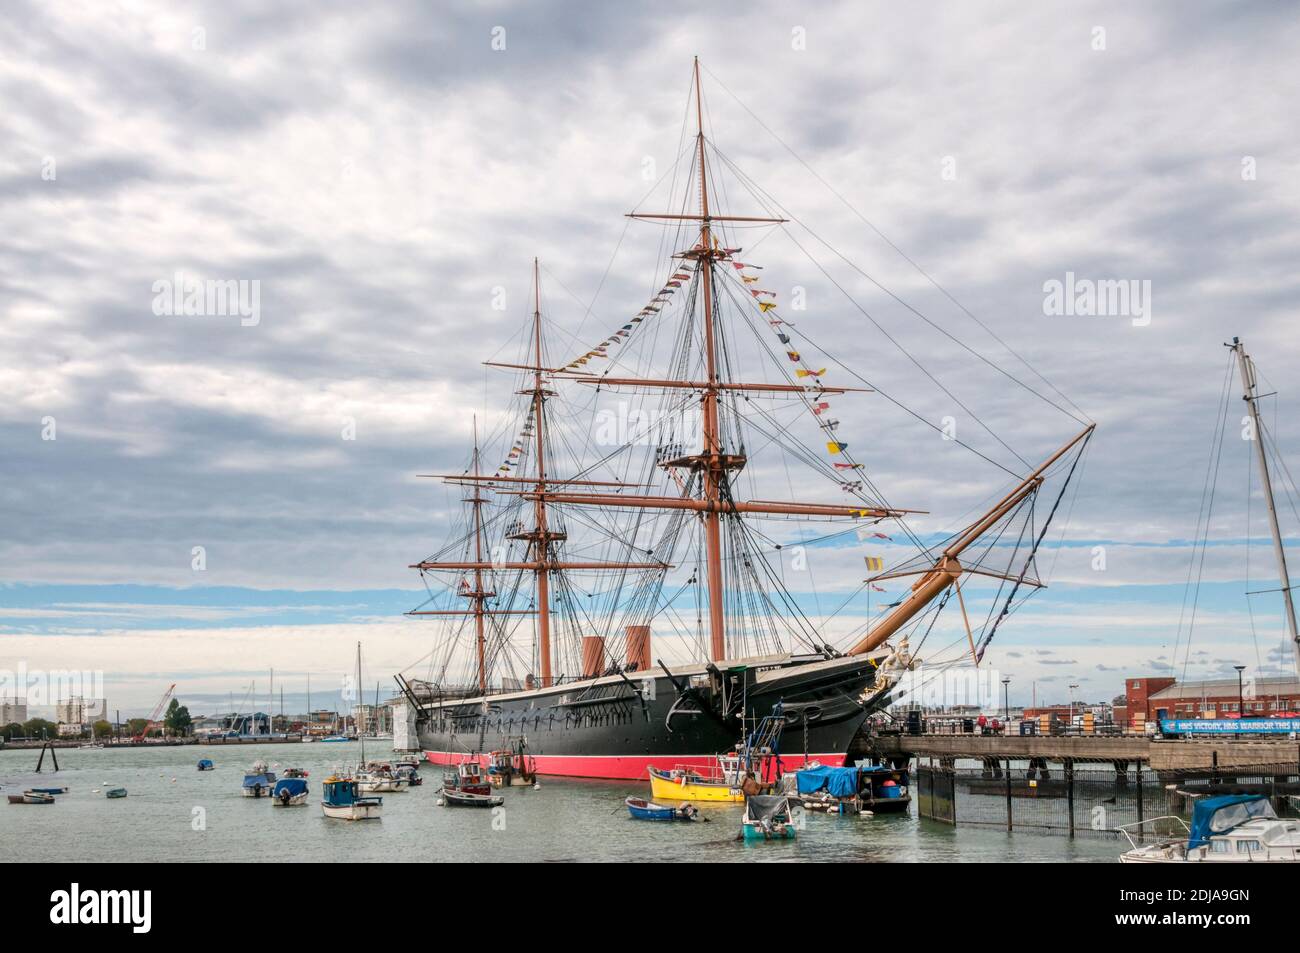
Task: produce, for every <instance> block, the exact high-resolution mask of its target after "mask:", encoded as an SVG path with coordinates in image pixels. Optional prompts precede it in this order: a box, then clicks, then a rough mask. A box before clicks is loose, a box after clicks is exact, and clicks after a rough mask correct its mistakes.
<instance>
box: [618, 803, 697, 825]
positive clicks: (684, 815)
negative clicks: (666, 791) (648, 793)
mask: <svg viewBox="0 0 1300 953" xmlns="http://www.w3.org/2000/svg"><path fill="white" fill-rule="evenodd" d="M623 803H624V804H626V805H627V812H628V813H629V814H631V815H632V817H633V818H635V819H636V820H638V821H693V820H695V819H696V818H698V817H699V813H700V812H699V809H698V808H695V807H693V806H692V805H691V804H689V803H687V804H679V805H678V806H677V807H665V806H664V805H662V804H656V803H655V802H654V801H647V800H646V799H645V798H643V797H630V798H628V799H627V800H625V801H624V802H623Z"/></svg>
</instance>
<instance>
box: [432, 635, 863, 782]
mask: <svg viewBox="0 0 1300 953" xmlns="http://www.w3.org/2000/svg"><path fill="white" fill-rule="evenodd" d="M879 659H880V657H879V656H874V657H872V656H861V657H856V658H838V659H829V660H807V661H798V660H791V659H788V658H783V659H780V660H754V661H753V662H749V663H746V662H734V663H726V662H724V663H719V666H720V667H719V666H693V667H690V668H684V669H682V670H681V671H680V672H677V671H675V672H673V674H672V675H671V676H669V675H666V674H664V673H663V672H662V671H660V672H659V673H658V674H653V673H650V672H638V673H628V674H627V675H625V676H622V675H613V676H605V677H603V678H596V679H591V680H588V681H582V682H574V683H572V684H567V685H559V686H555V687H552V688H542V689H536V690H534V691H528V692H517V693H512V694H505V695H488V696H486V697H478V698H467V699H456V700H445V701H441V700H438V699H436V698H433V699H431V700H429V701H425V702H423V703H422V704H421V707H420V711H419V715H418V717H417V720H416V732H417V734H418V737H419V741H420V746H421V749H422V750H423V752H424V757H425V758H426V759H427V760H428V761H430V762H432V763H434V764H456V763H459V762H461V761H465V760H467V759H469V758H471V757H477V756H481V755H484V754H486V753H487V752H488V751H491V750H494V749H499V748H517V747H518V745H519V743H520V742H522V743H523V744H524V746H525V750H526V753H527V755H528V757H529V758H530V759H531V760H532V761H533V762H534V764H535V769H536V771H537V773H538V774H544V775H551V776H562V777H580V778H615V779H627V780H634V779H638V778H645V777H646V769H647V768H649V767H657V768H663V769H670V768H672V767H674V766H677V765H693V766H697V767H706V766H708V765H709V764H711V763H712V762H713V761H714V759H715V758H716V756H717V755H718V754H720V753H724V752H727V751H731V750H734V749H735V747H736V745H737V743H738V742H740V741H741V740H742V735H743V733H744V730H745V729H744V726H745V725H748V726H749V727H751V728H752V726H753V725H754V724H755V721H756V720H757V719H761V718H763V717H765V716H767V715H769V714H771V713H772V712H773V710H774V709H776V708H777V706H778V705H779V706H780V710H781V712H782V714H783V715H784V717H785V722H786V728H785V730H784V732H783V734H782V737H781V741H780V754H781V758H782V765H783V767H784V768H785V769H786V770H791V769H793V768H796V767H798V766H799V765H800V764H802V763H804V762H805V761H812V760H816V761H819V762H821V763H822V764H829V765H840V764H843V763H844V759H845V756H846V754H847V753H848V751H849V749H850V746H851V743H852V742H853V739H854V737H855V735H856V734H857V733H858V731H859V729H860V728H861V727H862V723H863V721H864V720H865V718H866V716H867V714H868V713H869V712H870V711H871V710H873V709H874V708H877V707H879V706H880V705H882V704H884V703H885V701H886V700H885V699H884V698H880V697H878V696H879V694H880V692H879V691H878V690H876V688H875V685H876V681H877V678H876V672H877V665H878V663H879Z"/></svg>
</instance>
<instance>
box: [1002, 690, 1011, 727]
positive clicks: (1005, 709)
mask: <svg viewBox="0 0 1300 953" xmlns="http://www.w3.org/2000/svg"><path fill="white" fill-rule="evenodd" d="M1010 684H1011V676H1010V675H1004V676H1003V677H1002V719H1003V721H1002V724H1003V728H1002V733H1003V734H1006V733H1007V732H1008V731H1010V729H1011V689H1010V688H1009V687H1008V686H1009V685H1010Z"/></svg>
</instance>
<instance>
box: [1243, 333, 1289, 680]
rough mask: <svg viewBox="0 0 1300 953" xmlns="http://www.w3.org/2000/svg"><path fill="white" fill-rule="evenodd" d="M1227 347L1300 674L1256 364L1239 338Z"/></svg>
mask: <svg viewBox="0 0 1300 953" xmlns="http://www.w3.org/2000/svg"><path fill="white" fill-rule="evenodd" d="M1229 348H1230V349H1231V350H1232V351H1234V352H1235V353H1236V355H1237V366H1238V368H1239V369H1240V370H1241V389H1242V395H1241V399H1242V400H1244V401H1245V402H1246V406H1247V407H1248V408H1249V409H1250V420H1251V424H1252V425H1253V426H1254V432H1255V440H1254V443H1255V453H1256V454H1257V456H1258V458H1259V481H1260V485H1261V487H1262V488H1263V490H1264V502H1265V503H1267V504H1268V521H1269V525H1270V526H1271V527H1272V530H1273V553H1274V555H1276V556H1277V575H1278V580H1279V581H1280V582H1281V584H1282V604H1283V605H1284V606H1285V607H1286V625H1287V632H1288V634H1290V636H1291V648H1292V650H1293V652H1294V653H1295V660H1296V668H1297V670H1298V671H1300V631H1298V630H1297V628H1296V616H1295V601H1294V600H1293V599H1292V598H1291V576H1290V574H1289V573H1288V572H1287V568H1286V549H1285V548H1284V547H1283V545H1282V529H1281V527H1280V526H1279V525H1278V521H1277V503H1276V502H1275V501H1274V499H1273V480H1272V478H1271V477H1270V476H1269V472H1268V450H1267V448H1265V446H1264V421H1263V420H1261V419H1260V416H1259V382H1258V380H1257V379H1256V377H1255V362H1254V361H1252V360H1251V359H1250V355H1248V354H1247V353H1246V346H1245V345H1244V344H1242V343H1241V339H1240V338H1233V339H1232V344H1230V345H1229Z"/></svg>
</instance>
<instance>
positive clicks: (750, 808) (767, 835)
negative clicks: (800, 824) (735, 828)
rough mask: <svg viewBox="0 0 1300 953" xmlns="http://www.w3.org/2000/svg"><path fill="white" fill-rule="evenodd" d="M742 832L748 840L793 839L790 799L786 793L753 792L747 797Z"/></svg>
mask: <svg viewBox="0 0 1300 953" xmlns="http://www.w3.org/2000/svg"><path fill="white" fill-rule="evenodd" d="M741 834H742V836H743V837H744V839H745V840H747V841H770V840H792V839H793V838H794V817H793V815H792V814H791V811H790V799H789V798H788V797H786V796H785V795H784V794H751V795H750V796H749V797H748V798H746V799H745V817H744V820H743V822H742V824H741Z"/></svg>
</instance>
